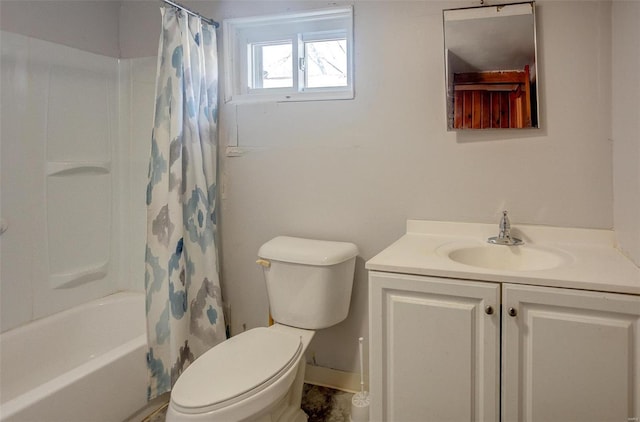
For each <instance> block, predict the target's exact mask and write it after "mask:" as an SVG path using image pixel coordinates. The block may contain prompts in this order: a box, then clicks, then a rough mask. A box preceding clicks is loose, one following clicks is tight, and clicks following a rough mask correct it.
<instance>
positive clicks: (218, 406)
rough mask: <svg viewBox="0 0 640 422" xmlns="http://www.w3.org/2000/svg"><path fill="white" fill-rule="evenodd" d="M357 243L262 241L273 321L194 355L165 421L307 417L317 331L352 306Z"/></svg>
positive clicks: (299, 420) (270, 421)
mask: <svg viewBox="0 0 640 422" xmlns="http://www.w3.org/2000/svg"><path fill="white" fill-rule="evenodd" d="M357 255H358V248H357V247H356V245H354V244H353V243H346V242H331V241H323V240H312V239H302V238H296V237H286V236H279V237H276V238H274V239H272V240H270V241H268V242H267V243H265V244H264V245H262V247H260V250H259V251H258V256H259V259H258V261H257V263H258V264H260V265H262V267H263V270H264V271H263V272H264V277H265V282H266V286H267V294H268V296H269V306H270V311H271V316H272V317H273V319H274V321H275V324H274V325H272V326H271V327H269V328H265V327H259V328H254V329H251V330H248V331H245V332H243V333H242V334H239V335H236V336H234V337H232V338H230V339H228V340H226V341H224V342H222V343H220V344H219V345H217V346H215V347H213V348H212V349H210V350H209V351H207V352H206V353H204V354H203V355H202V356H200V357H199V358H198V359H196V361H195V362H193V363H192V364H191V365H190V366H189V367H188V368H187V369H186V370H185V371H184V372H183V373H182V375H180V377H179V378H178V380H177V381H176V383H175V385H174V387H173V389H172V391H171V400H170V403H169V407H168V409H167V417H166V421H167V422H192V421H208V422H222V421H224V422H231V421H252V422H306V421H307V415H306V414H305V413H304V412H303V411H302V409H301V408H300V402H301V399H302V387H303V383H304V369H305V363H306V362H305V359H304V354H305V351H306V350H307V347H308V345H309V343H310V342H311V339H312V338H313V335H314V333H315V330H319V329H323V328H327V327H331V326H332V325H335V324H338V323H339V322H341V321H343V320H344V319H345V318H346V317H347V315H348V313H349V303H350V301H351V288H352V286H353V275H354V268H355V260H356V256H357Z"/></svg>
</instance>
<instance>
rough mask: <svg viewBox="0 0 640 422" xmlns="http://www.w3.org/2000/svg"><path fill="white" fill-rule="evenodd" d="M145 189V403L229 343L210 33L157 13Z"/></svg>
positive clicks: (168, 11)
mask: <svg viewBox="0 0 640 422" xmlns="http://www.w3.org/2000/svg"><path fill="white" fill-rule="evenodd" d="M161 10H162V34H161V36H160V46H159V48H158V71H157V77H156V104H155V120H154V125H153V133H152V139H151V160H150V164H149V184H148V187H147V249H146V271H145V288H146V312H147V336H148V344H149V350H148V353H147V366H148V370H149V377H150V382H149V389H148V397H149V399H152V398H155V397H157V396H158V395H160V394H162V393H164V392H167V391H170V390H171V387H172V386H173V384H174V383H175V381H176V380H177V379H178V376H179V375H180V374H181V373H182V371H184V370H185V368H186V367H187V366H188V365H189V364H190V363H192V362H193V361H194V360H195V359H196V358H197V357H198V356H200V355H201V354H202V353H204V352H205V351H207V350H208V349H210V348H211V347H213V346H214V345H216V344H218V343H219V342H221V341H223V340H225V339H226V334H225V324H224V316H223V313H222V297H221V292H220V282H219V277H218V260H217V258H218V255H217V250H216V208H215V205H216V204H215V200H216V160H217V150H216V145H217V114H218V109H217V106H218V73H217V72H218V64H217V51H216V33H215V28H214V27H213V26H211V25H208V24H206V23H203V22H202V21H201V20H200V19H199V18H197V17H192V16H188V15H186V14H184V13H183V12H181V11H179V10H177V9H174V8H162V9H161Z"/></svg>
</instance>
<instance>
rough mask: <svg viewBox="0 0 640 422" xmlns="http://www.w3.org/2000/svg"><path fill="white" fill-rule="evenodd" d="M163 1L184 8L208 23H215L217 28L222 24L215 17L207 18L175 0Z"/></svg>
mask: <svg viewBox="0 0 640 422" xmlns="http://www.w3.org/2000/svg"><path fill="white" fill-rule="evenodd" d="M162 2H164V3H166V4H169V5H171V6H173V7H177V8H178V9H181V10H184V11H185V12H186V13H188V14H189V15H192V16H197V17H199V18H200V19H202V20H203V21H205V22H206V23H208V24H210V25H213V26H214V27H215V28H219V27H220V24H219V23H218V22H216V21H214V20H213V19H209V18H205V17H204V16H202V15H201V14H200V13H197V12H194V11H193V10H191V9H187V8H186V7H184V6H183V5H181V4H179V3H176V2H173V1H171V0H162Z"/></svg>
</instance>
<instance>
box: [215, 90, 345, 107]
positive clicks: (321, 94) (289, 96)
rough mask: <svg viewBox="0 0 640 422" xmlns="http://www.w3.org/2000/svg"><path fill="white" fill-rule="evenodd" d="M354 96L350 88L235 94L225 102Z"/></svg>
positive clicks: (276, 101) (309, 99)
mask: <svg viewBox="0 0 640 422" xmlns="http://www.w3.org/2000/svg"><path fill="white" fill-rule="evenodd" d="M354 98H355V93H354V92H353V90H352V89H348V90H340V91H322V92H292V93H278V94H275V93H274V94H245V95H234V96H232V97H231V98H226V99H225V102H226V103H229V104H251V103H290V102H302V101H331V100H352V99H354Z"/></svg>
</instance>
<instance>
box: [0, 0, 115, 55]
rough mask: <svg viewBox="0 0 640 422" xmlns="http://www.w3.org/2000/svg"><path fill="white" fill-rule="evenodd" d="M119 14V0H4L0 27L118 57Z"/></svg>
mask: <svg viewBox="0 0 640 422" xmlns="http://www.w3.org/2000/svg"><path fill="white" fill-rule="evenodd" d="M119 13H120V2H119V1H109V0H92V1H74V0H55V1H43V0H2V1H0V29H2V30H3V31H8V32H13V33H16V34H22V35H26V36H29V37H33V38H38V39H41V40H46V41H50V42H53V43H56V44H62V45H66V46H69V47H74V48H77V49H80V50H83V51H90V52H92V53H96V54H101V55H105V56H110V57H119V55H120V52H119V45H118V29H119V22H118V20H119V17H120V14H119Z"/></svg>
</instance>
